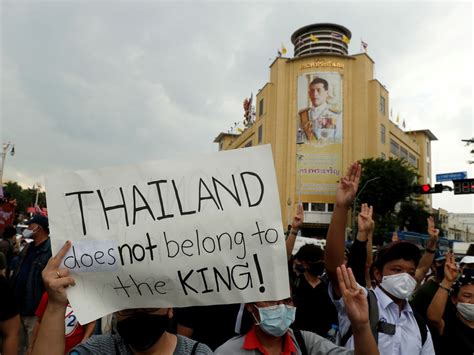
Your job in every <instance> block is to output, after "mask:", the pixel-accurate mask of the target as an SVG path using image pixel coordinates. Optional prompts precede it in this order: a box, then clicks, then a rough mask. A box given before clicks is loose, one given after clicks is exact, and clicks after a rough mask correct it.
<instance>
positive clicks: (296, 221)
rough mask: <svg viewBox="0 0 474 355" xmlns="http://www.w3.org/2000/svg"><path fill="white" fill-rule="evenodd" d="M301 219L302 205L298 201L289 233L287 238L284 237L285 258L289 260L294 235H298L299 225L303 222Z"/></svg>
mask: <svg viewBox="0 0 474 355" xmlns="http://www.w3.org/2000/svg"><path fill="white" fill-rule="evenodd" d="M303 220H304V211H303V205H302V204H301V203H300V204H298V206H297V207H296V215H295V217H293V222H292V223H291V229H290V234H288V238H287V239H286V256H287V260H290V258H291V253H292V251H293V248H294V246H295V241H296V236H297V235H298V232H299V230H300V228H301V225H302V224H303Z"/></svg>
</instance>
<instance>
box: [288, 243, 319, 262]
mask: <svg viewBox="0 0 474 355" xmlns="http://www.w3.org/2000/svg"><path fill="white" fill-rule="evenodd" d="M295 259H298V260H300V261H306V262H315V261H321V260H323V259H324V251H323V249H321V247H320V246H318V245H315V244H305V245H303V246H302V247H301V248H300V250H298V252H297V253H296V254H295Z"/></svg>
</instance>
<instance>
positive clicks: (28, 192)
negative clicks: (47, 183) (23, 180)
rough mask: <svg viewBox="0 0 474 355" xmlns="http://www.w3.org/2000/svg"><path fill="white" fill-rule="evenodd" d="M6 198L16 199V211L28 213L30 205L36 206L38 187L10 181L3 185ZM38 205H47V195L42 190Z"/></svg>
mask: <svg viewBox="0 0 474 355" xmlns="http://www.w3.org/2000/svg"><path fill="white" fill-rule="evenodd" d="M3 191H4V193H5V198H6V199H8V200H16V212H17V213H23V214H26V209H27V208H28V207H34V205H35V199H36V189H35V188H33V187H29V188H26V189H24V188H22V187H21V186H20V185H19V184H18V183H17V182H15V181H8V182H6V183H5V184H4V186H3ZM38 205H39V206H40V207H46V195H45V193H44V192H40V194H39V196H38Z"/></svg>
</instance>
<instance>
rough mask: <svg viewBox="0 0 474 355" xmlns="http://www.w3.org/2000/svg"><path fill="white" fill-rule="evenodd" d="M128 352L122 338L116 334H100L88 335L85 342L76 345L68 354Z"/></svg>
mask: <svg viewBox="0 0 474 355" xmlns="http://www.w3.org/2000/svg"><path fill="white" fill-rule="evenodd" d="M117 350H118V351H119V353H120V354H129V353H130V352H129V351H128V350H127V347H126V345H125V343H124V341H123V339H122V338H121V337H120V335H118V334H102V335H94V336H92V337H90V338H89V339H88V340H87V341H86V342H85V343H81V344H79V345H77V346H76V347H75V348H74V349H72V350H71V351H70V352H69V355H83V354H116V353H117Z"/></svg>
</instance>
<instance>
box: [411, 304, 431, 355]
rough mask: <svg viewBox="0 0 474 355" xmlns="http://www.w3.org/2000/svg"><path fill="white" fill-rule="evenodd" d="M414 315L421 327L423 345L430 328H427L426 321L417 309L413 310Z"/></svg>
mask: <svg viewBox="0 0 474 355" xmlns="http://www.w3.org/2000/svg"><path fill="white" fill-rule="evenodd" d="M413 315H414V316H415V320H416V323H417V324H418V328H420V335H421V346H423V345H425V342H426V338H427V337H428V329H427V328H426V321H425V320H424V318H423V317H422V316H421V315H420V314H419V313H418V312H416V311H415V310H413Z"/></svg>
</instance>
